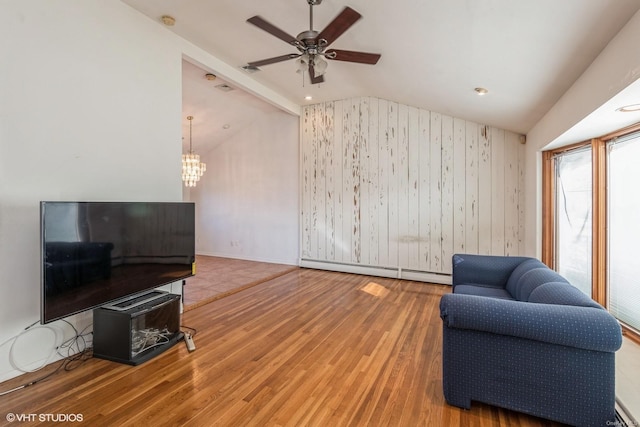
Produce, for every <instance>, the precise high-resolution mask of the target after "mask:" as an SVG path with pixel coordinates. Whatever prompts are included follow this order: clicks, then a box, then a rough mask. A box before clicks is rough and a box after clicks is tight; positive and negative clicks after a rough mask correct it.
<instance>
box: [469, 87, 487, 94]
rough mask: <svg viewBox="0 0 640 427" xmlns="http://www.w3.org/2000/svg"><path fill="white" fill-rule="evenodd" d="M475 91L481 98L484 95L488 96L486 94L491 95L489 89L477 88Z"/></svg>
mask: <svg viewBox="0 0 640 427" xmlns="http://www.w3.org/2000/svg"><path fill="white" fill-rule="evenodd" d="M473 90H475V91H476V93H477V94H478V95H480V96H482V95H486V94H488V93H489V91H488V90H487V89H485V88H483V87H477V88H475V89H473Z"/></svg>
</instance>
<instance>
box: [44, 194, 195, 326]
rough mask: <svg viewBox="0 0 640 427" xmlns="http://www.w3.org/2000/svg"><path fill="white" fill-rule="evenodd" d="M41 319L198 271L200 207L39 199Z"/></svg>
mask: <svg viewBox="0 0 640 427" xmlns="http://www.w3.org/2000/svg"><path fill="white" fill-rule="evenodd" d="M40 218H41V223H40V235H41V258H42V267H41V269H42V270H41V273H42V274H41V276H42V280H41V282H42V286H41V312H40V321H41V323H48V322H51V321H53V320H57V319H61V318H63V317H67V316H70V315H72V314H76V313H79V312H82V311H86V310H89V309H92V308H95V307H98V306H101V305H104V304H106V303H109V302H112V301H114V300H117V299H120V298H123V297H126V296H130V295H135V294H138V293H141V292H143V291H147V290H150V289H153V288H157V287H159V286H162V285H165V284H168V283H172V282H176V281H179V280H182V279H184V278H186V277H189V276H191V275H192V274H193V264H194V262H195V205H194V204H193V203H181V202H175V203H173V202H169V203H163V202H49V201H46V202H40Z"/></svg>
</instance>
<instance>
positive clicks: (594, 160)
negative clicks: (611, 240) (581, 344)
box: [591, 139, 609, 307]
mask: <svg viewBox="0 0 640 427" xmlns="http://www.w3.org/2000/svg"><path fill="white" fill-rule="evenodd" d="M606 149H607V146H606V144H605V142H604V140H602V139H593V140H591V165H592V167H593V170H592V175H591V176H592V178H591V182H592V185H593V187H592V189H591V190H592V192H591V194H592V196H591V197H592V200H593V205H592V212H591V215H592V217H591V220H592V242H591V271H592V273H591V297H592V298H593V299H594V300H595V301H596V302H597V303H598V304H600V305H602V306H603V307H608V305H609V302H608V301H607V169H606V168H607V153H606Z"/></svg>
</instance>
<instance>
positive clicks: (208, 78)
mask: <svg viewBox="0 0 640 427" xmlns="http://www.w3.org/2000/svg"><path fill="white" fill-rule="evenodd" d="M216 77H217V76H216V75H215V74H211V73H207V74H205V75H204V78H205V79H207V80H209V81H213V80H215V79H216Z"/></svg>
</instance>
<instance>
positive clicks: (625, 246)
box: [607, 135, 640, 330]
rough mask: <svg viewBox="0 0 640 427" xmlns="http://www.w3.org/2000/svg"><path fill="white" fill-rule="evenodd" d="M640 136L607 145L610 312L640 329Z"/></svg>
mask: <svg viewBox="0 0 640 427" xmlns="http://www.w3.org/2000/svg"><path fill="white" fill-rule="evenodd" d="M639 165H640V135H634V136H633V137H631V138H627V139H625V140H624V141H622V142H617V141H615V140H614V141H612V142H611V143H609V146H608V156H607V170H608V180H607V181H608V191H607V195H608V205H607V212H608V214H609V215H608V223H609V227H608V238H607V242H608V251H609V253H608V257H607V259H608V266H607V272H608V278H607V279H608V280H607V283H608V284H609V287H608V288H609V289H608V290H609V311H610V312H611V314H613V315H614V316H616V317H617V318H618V319H619V320H620V321H622V322H624V323H626V324H628V325H630V326H632V327H633V328H634V329H637V330H640V281H638V268H637V267H638V266H637V263H638V244H640V190H639V187H638V183H640V167H639Z"/></svg>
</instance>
